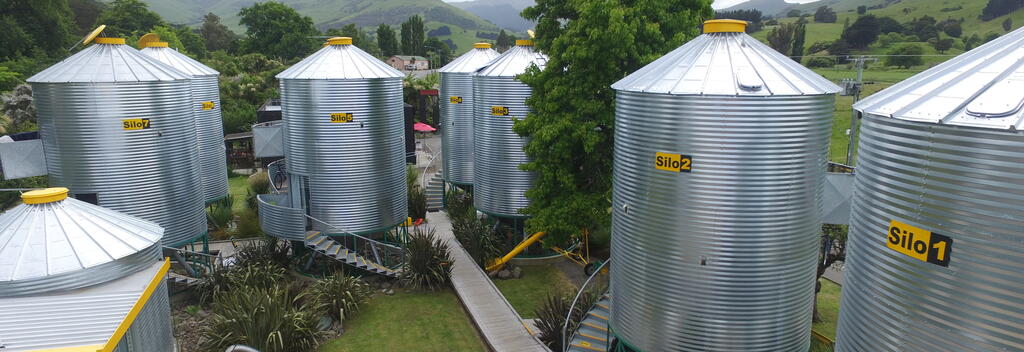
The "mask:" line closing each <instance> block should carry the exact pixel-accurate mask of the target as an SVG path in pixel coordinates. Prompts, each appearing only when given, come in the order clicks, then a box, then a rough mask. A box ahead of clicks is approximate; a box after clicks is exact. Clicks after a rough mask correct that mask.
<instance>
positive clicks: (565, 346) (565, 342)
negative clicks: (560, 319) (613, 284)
mask: <svg viewBox="0 0 1024 352" xmlns="http://www.w3.org/2000/svg"><path fill="white" fill-rule="evenodd" d="M611 261H612V260H611V259H608V260H605V261H604V262H603V263H601V265H600V266H598V267H597V269H594V273H593V274H590V276H589V277H587V281H584V282H583V285H582V286H580V291H579V292H577V293H576V297H574V298H573V299H572V304H571V305H569V314H566V316H565V323H564V324H562V350H563V351H568V350H569V341H570V339H569V337H570V331H571V332H572V333H575V332H576V329H578V328H579V325H580V323H582V322H583V318H584V317H585V316H586V314H587V312H589V311H590V310H591V309H593V308H594V305H596V304H597V302H598V301H600V300H601V296H602V295H603V294H604V292H605V291H607V290H608V287H607V286H608V281H607V280H594V278H596V277H598V276H600V275H601V271H603V270H604V268H605V266H608V263H611ZM595 282H601V283H603V285H602V286H603V287H597V289H596V290H595V289H594V288H595V287H591V286H590V285H591V284H593V283H595ZM588 290H591V292H594V294H595V295H596V297H595V299H594V302H593V303H591V304H590V306H588V307H580V309H579V312H580V313H581V314H580V315H579V316H580V319H579V320H580V321H577V322H575V324H573V327H572V330H569V324H570V323H572V322H573V321H572V317H573V313H574V312H576V311H577V309H576V304H577V303H579V300H580V297H582V296H583V294H584V293H585V292H588Z"/></svg>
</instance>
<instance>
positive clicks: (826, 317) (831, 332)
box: [811, 279, 840, 340]
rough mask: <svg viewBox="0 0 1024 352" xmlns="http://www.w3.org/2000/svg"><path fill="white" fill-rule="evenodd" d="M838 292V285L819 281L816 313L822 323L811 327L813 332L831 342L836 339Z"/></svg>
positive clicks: (824, 280)
mask: <svg viewBox="0 0 1024 352" xmlns="http://www.w3.org/2000/svg"><path fill="white" fill-rule="evenodd" d="M839 291H840V287H839V285H836V284H835V283H833V282H832V281H828V280H826V279H821V292H818V313H820V314H821V318H822V321H821V322H820V323H814V325H813V326H812V327H811V328H812V329H814V331H817V332H818V333H820V334H822V335H825V336H828V338H830V339H833V340H835V338H836V322H837V321H838V320H839Z"/></svg>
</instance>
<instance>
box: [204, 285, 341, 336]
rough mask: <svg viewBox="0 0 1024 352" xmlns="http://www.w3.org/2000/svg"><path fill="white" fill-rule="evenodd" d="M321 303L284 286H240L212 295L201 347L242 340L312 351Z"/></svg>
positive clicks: (316, 334) (317, 332)
mask: <svg viewBox="0 0 1024 352" xmlns="http://www.w3.org/2000/svg"><path fill="white" fill-rule="evenodd" d="M321 308H322V306H320V305H319V303H317V302H316V300H309V299H305V297H303V295H302V294H295V293H294V292H292V290H289V289H288V288H286V287H281V286H274V287H271V288H257V287H241V288H239V289H238V290H235V291H232V292H223V293H219V294H217V295H216V296H215V298H214V304H213V313H212V314H211V315H210V318H209V322H210V323H209V325H207V326H206V328H205V329H204V330H203V335H205V337H206V340H205V343H204V345H205V346H204V349H206V350H210V351H214V350H218V351H219V350H222V349H223V348H224V347H225V346H229V345H234V344H244V345H248V346H252V347H254V348H256V349H259V350H260V351H264V352H290V351H312V350H313V349H314V348H315V347H316V344H317V340H318V339H319V337H320V332H319V330H318V329H317V324H318V322H319V320H320V314H319V313H318V312H319V311H320V309H321Z"/></svg>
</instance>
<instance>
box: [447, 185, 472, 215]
mask: <svg viewBox="0 0 1024 352" xmlns="http://www.w3.org/2000/svg"><path fill="white" fill-rule="evenodd" d="M445 208H446V210H447V212H448V219H451V220H452V221H453V222H454V221H455V219H456V218H460V217H474V218H475V217H476V208H474V207H473V194H471V193H469V192H466V191H462V190H460V189H458V188H452V189H451V190H449V191H448V194H447V195H445Z"/></svg>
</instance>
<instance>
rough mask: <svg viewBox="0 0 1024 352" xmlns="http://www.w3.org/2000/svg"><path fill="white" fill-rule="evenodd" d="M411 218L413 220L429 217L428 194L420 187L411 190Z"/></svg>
mask: <svg viewBox="0 0 1024 352" xmlns="http://www.w3.org/2000/svg"><path fill="white" fill-rule="evenodd" d="M409 216H410V217H412V218H413V219H424V218H426V217H427V194H426V193H425V192H423V190H421V189H420V188H419V187H416V188H413V189H410V190H409Z"/></svg>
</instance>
